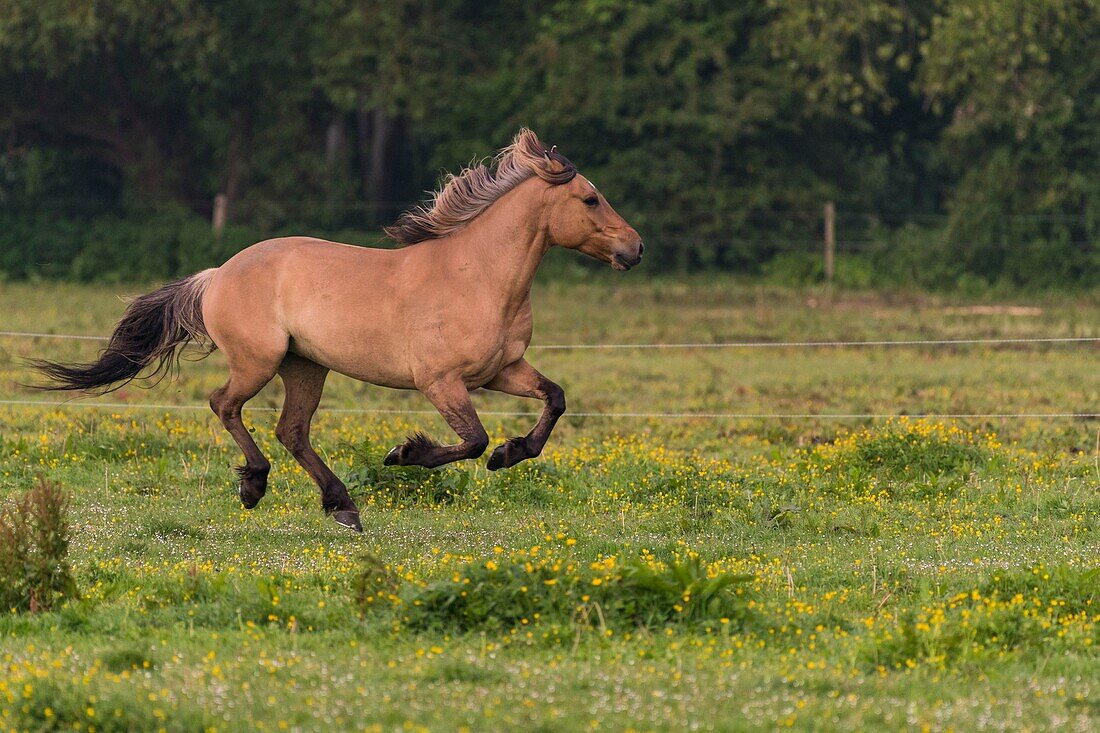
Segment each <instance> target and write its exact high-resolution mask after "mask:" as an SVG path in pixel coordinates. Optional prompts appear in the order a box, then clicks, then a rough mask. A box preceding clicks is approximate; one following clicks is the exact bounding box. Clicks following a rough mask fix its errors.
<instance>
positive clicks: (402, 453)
mask: <svg viewBox="0 0 1100 733" xmlns="http://www.w3.org/2000/svg"><path fill="white" fill-rule="evenodd" d="M420 391H421V392H422V393H423V394H424V396H425V397H427V398H428V399H429V400H430V401H431V403H432V405H434V406H435V409H437V410H439V414H440V415H442V416H443V419H444V420H446V421H447V424H448V425H450V426H451V429H452V430H454V431H455V432H456V433H458V437H460V438H462V442H461V443H459V444H458V445H440V444H439V443H436V442H435V441H434V440H432V439H431V438H429V437H428V436H427V435H425V434H424V433H414V434H413V435H410V436H409V439H408V440H407V441H405V442H404V443H402V444H401V445H399V446H396V447H395V448H394V449H393V450H391V451H390V452H389V453H388V454H386V458H385V460H384V461H383V463H385V464H386V465H387V466H395V465H396V466H425V467H426V468H435V467H436V466H442V465H443V464H444V463H450V462H452V461H461V460H463V459H464V458H477V457H478V456H480V455H481V454H482V453H484V452H485V449H486V448H487V447H489V435H488V434H487V433H486V432H485V428H484V426H482V424H481V419H480V418H479V417H478V416H477V412H475V411H474V406H473V404H472V403H471V402H470V392H469V390H468V389H467V388H466V385H465V384H464V383H463V382H462V380H461V379H458V378H448V379H440V380H437V381H435V382H433V383H431V384H429V385H426V386H424V387H421V388H420Z"/></svg>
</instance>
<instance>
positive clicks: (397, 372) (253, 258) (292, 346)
mask: <svg viewBox="0 0 1100 733" xmlns="http://www.w3.org/2000/svg"><path fill="white" fill-rule="evenodd" d="M402 254H403V251H402V250H384V249H374V248H367V247H357V246H354V245H348V244H340V243H337V242H329V241H326V240H323V239H315V238H312V237H283V238H279V239H269V240H266V241H263V242H259V243H257V244H254V245H252V246H251V247H248V248H247V249H244V250H242V251H241V252H239V253H237V254H236V255H235V256H234V257H232V258H231V259H230V260H228V261H227V262H226V263H225V264H224V265H222V267H220V268H219V269H218V271H217V272H216V273H215V274H214V277H213V278H212V281H211V283H210V287H209V288H208V289H207V294H206V297H205V298H204V302H203V318H204V320H205V321H206V322H207V330H208V331H209V332H210V334H211V337H212V338H213V339H214V342H215V343H217V344H218V346H219V348H223V349H225V348H226V346H228V347H229V348H234V346H231V345H230V344H231V343H233V344H238V343H243V344H244V345H245V347H244V348H245V350H246V351H247V352H248V354H249V357H250V358H251V357H252V356H254V355H256V352H258V351H261V352H271V353H274V352H275V351H277V350H280V349H281V352H280V359H281V358H282V354H285V353H286V352H287V351H293V352H295V353H298V354H301V355H302V356H305V357H307V358H310V359H312V360H314V361H317V362H318V363H321V364H323V365H325V366H327V367H329V368H331V369H334V370H336V371H340V372H343V373H345V374H350V375H351V376H355V377H358V378H360V379H367V380H368V381H374V382H376V383H391V384H393V386H406V384H407V382H408V379H407V377H406V375H405V371H406V370H405V369H404V368H403V367H402V366H401V364H400V361H401V359H400V358H399V357H400V356H401V353H400V352H401V350H402V349H401V348H400V344H401V337H402V334H401V320H402V319H401V313H402V311H403V309H404V300H405V298H404V297H403V293H404V291H405V289H403V288H402V281H403V278H402V277H401V275H402V267H401V262H402V260H403V256H402ZM223 342H224V345H223ZM364 348H367V349H368V351H369V353H372V354H373V356H375V357H376V359H372V360H371V363H370V364H364V363H363V358H362V354H363V349H364ZM398 383H399V384H398Z"/></svg>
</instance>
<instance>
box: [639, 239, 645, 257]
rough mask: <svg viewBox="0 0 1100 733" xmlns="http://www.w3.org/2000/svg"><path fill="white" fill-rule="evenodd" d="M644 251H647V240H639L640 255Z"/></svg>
mask: <svg viewBox="0 0 1100 733" xmlns="http://www.w3.org/2000/svg"><path fill="white" fill-rule="evenodd" d="M642 252H645V242H642V241H639V242H638V255H639V256H640V255H641V254H642Z"/></svg>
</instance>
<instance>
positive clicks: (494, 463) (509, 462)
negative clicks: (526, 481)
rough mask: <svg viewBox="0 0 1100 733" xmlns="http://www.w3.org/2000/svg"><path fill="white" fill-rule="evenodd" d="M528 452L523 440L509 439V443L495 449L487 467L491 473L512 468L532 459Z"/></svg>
mask: <svg viewBox="0 0 1100 733" xmlns="http://www.w3.org/2000/svg"><path fill="white" fill-rule="evenodd" d="M531 457H532V456H531V454H530V453H528V451H527V444H526V443H524V442H523V438H509V439H508V440H507V441H505V442H504V443H502V444H501V445H498V446H497V447H496V448H495V449H493V453H492V455H490V456H489V463H488V464H486V467H487V468H488V469H489V470H490V471H499V470H500V469H502V468H511V467H512V466H514V465H516V464H517V463H519V462H520V461H523V460H526V459H528V458H531Z"/></svg>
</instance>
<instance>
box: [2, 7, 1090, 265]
mask: <svg viewBox="0 0 1100 733" xmlns="http://www.w3.org/2000/svg"><path fill="white" fill-rule="evenodd" d="M1098 120H1100V6H1098V5H1097V4H1096V2H1095V1H1094V0H1013V1H1011V2H1005V1H1004V0H912V1H910V2H904V3H901V2H896V1H894V0H868V1H867V2H861V3H857V4H852V3H844V2H840V1H839V0H784V1H783V2H779V1H778V0H746V2H739V3H725V2H717V1H715V0H664V1H662V2H651V1H643V0H584V1H583V2H564V1H561V2H556V3H551V4H531V3H510V2H503V1H502V0H483V1H482V2H476V3H475V2H470V1H469V0H434V1H433V2H413V1H412V0H391V1H388V2H377V1H376V0H320V1H316V2H301V0H279V1H278V2H268V1H266V0H265V1H262V2H261V1H260V0H237V1H236V2H224V1H223V0H170V1H169V2H150V0H112V2H103V1H102V0H89V1H88V2H80V3H71V2H59V1H58V0H37V1H36V2H29V0H0V271H2V272H3V273H4V274H5V275H7V276H8V277H28V276H38V275H46V276H49V275H60V276H66V277H81V278H87V277H101V276H103V275H104V274H111V275H113V276H115V277H134V276H140V275H145V276H161V275H168V274H175V273H178V272H182V271H185V270H188V269H193V268H194V267H195V266H197V264H196V263H198V264H212V263H216V262H217V261H218V260H219V259H221V258H223V257H224V256H225V255H226V254H227V253H230V252H232V251H233V250H234V249H235V248H237V247H239V246H240V244H242V243H244V242H246V241H248V240H250V239H253V238H255V237H258V236H260V235H262V234H267V233H274V232H282V231H309V232H320V233H325V234H329V235H336V234H338V233H340V234H343V235H344V236H345V238H351V239H357V240H358V241H365V240H368V239H372V238H374V237H375V236H376V234H375V232H377V229H378V226H379V225H381V224H384V223H387V222H388V221H391V220H392V219H393V217H394V216H395V214H396V213H397V211H398V210H399V209H400V208H402V207H403V206H404V205H406V204H407V203H408V202H409V201H411V200H413V199H415V198H417V197H418V196H419V194H420V192H421V191H423V190H424V189H426V188H429V187H431V186H432V185H433V182H434V177H435V176H436V175H437V174H438V172H439V171H440V170H441V169H443V168H447V169H453V168H455V167H456V165H458V164H459V163H461V162H464V161H466V160H469V158H470V157H471V156H472V155H485V154H488V153H490V152H492V151H493V150H495V149H496V148H498V147H499V146H501V145H502V144H503V143H505V142H506V141H507V140H508V139H509V137H510V135H511V134H512V133H513V132H514V131H515V129H516V128H517V127H519V126H520V125H523V124H525V125H529V126H532V127H534V128H535V129H536V130H538V131H539V132H540V134H541V135H543V136H544V138H545V139H547V140H548V141H551V142H554V143H558V144H559V145H561V147H562V149H563V150H564V152H566V154H568V155H569V156H570V157H572V158H573V159H574V160H575V161H576V162H577V163H578V164H579V165H580V166H581V169H582V171H584V172H585V173H586V174H588V175H589V176H590V177H592V178H593V179H594V180H595V181H596V182H597V183H598V184H599V185H600V187H601V188H602V189H603V190H604V191H605V192H606V193H607V195H608V197H609V198H610V199H611V200H612V201H613V202H615V203H616V204H617V205H618V208H619V209H620V210H621V211H622V212H623V213H624V214H626V215H627V216H628V217H629V218H630V219H631V221H632V222H635V223H636V224H637V226H638V228H639V229H640V230H641V231H642V232H643V233H644V234H645V235H646V236H647V238H648V239H649V240H650V241H651V242H652V243H653V244H654V245H656V246H653V247H652V248H651V249H650V250H649V251H652V252H653V255H654V258H655V260H656V262H657V264H658V265H659V266H661V267H662V268H668V267H687V268H708V267H719V268H723V269H733V270H739V271H750V272H753V271H760V270H761V269H763V270H765V271H768V272H772V273H775V274H777V275H778V276H781V277H796V278H806V277H811V278H812V277H815V276H817V275H818V274H819V269H820V268H819V266H817V265H816V263H815V262H813V260H810V259H807V253H808V252H810V251H811V248H812V247H815V246H816V245H814V242H815V241H817V240H818V239H819V238H820V236H821V216H820V211H821V206H822V204H823V202H825V201H827V200H835V201H836V202H837V206H838V209H839V211H840V218H839V238H840V240H841V251H842V253H844V252H845V251H846V250H847V251H848V253H849V257H848V258H847V260H848V261H849V262H853V263H855V264H856V267H855V269H854V271H850V272H848V273H847V274H845V272H844V271H843V269H842V271H841V273H840V275H841V276H842V277H845V276H847V277H848V278H849V280H850V281H852V282H855V283H862V282H865V281H871V282H874V281H889V282H896V283H913V282H915V283H918V284H943V283H957V282H959V281H960V277H961V278H963V280H966V279H969V280H975V281H984V282H1005V283H1008V284H1015V285H1020V284H1026V285H1043V286H1051V285H1054V286H1057V285H1063V284H1067V283H1077V284H1093V283H1095V282H1096V279H1097V277H1098V276H1097V273H1098V272H1100V267H1098V265H1100V258H1098V254H1097V252H1096V249H1097V248H1096V246H1095V242H1096V238H1097V235H1098V233H1100V177H1097V176H1096V174H1095V171H1096V170H1098V169H1100V122H1098ZM217 194H224V195H225V197H226V199H227V201H228V212H229V221H230V223H231V225H233V226H235V227H237V229H236V230H235V231H231V232H230V233H229V234H228V235H226V236H224V237H223V238H222V239H221V240H220V241H218V240H216V239H215V238H214V237H213V236H212V234H211V233H210V231H209V219H210V216H211V213H212V207H213V200H214V197H215V196H216V195H217ZM349 231H358V232H360V233H361V234H360V235H359V236H358V237H356V236H354V235H352V234H349ZM119 252H126V253H127V255H132V257H129V256H128V257H127V258H126V261H121V258H119V257H117V253H119ZM856 255H858V257H856Z"/></svg>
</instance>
